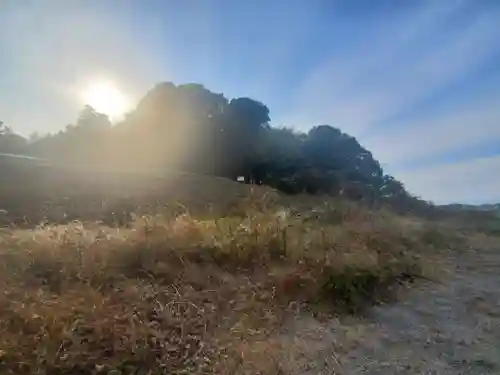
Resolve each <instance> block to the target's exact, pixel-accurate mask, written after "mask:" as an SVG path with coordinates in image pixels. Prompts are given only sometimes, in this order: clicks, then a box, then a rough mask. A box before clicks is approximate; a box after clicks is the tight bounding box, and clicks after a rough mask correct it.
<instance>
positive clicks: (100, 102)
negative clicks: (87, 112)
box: [82, 82, 129, 119]
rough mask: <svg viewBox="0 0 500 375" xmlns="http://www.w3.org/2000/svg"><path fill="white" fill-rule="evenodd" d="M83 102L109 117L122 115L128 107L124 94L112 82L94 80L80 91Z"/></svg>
mask: <svg viewBox="0 0 500 375" xmlns="http://www.w3.org/2000/svg"><path fill="white" fill-rule="evenodd" d="M82 99H83V101H84V102H85V104H88V105H90V106H91V107H92V108H94V109H95V110H96V111H97V112H100V113H103V114H105V115H108V116H109V117H110V118H114V119H116V118H119V117H122V116H123V115H124V114H125V112H126V111H127V110H128V109H129V103H128V100H127V98H126V96H125V95H124V94H123V93H122V92H121V91H120V90H118V89H117V88H116V86H115V85H114V84H113V83H112V82H96V83H93V84H91V85H89V86H88V87H87V88H86V89H85V90H83V92H82Z"/></svg>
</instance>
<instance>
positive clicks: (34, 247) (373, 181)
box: [0, 83, 500, 375]
mask: <svg viewBox="0 0 500 375" xmlns="http://www.w3.org/2000/svg"><path fill="white" fill-rule="evenodd" d="M269 120H270V118H269V110H268V109H267V107H266V106H265V105H264V104H262V103H260V102H258V101H255V100H252V99H249V98H235V99H231V100H228V99H226V98H225V97H224V96H223V95H222V94H215V93H213V92H210V91H209V90H207V89H205V88H204V87H203V86H201V85H194V84H189V85H180V86H175V85H173V84H171V83H162V84H159V85H157V86H156V87H155V88H153V89H152V90H151V91H150V92H148V93H147V94H146V95H145V96H144V98H143V99H142V100H141V101H140V102H139V103H138V105H137V108H136V109H135V110H134V111H133V112H132V113H130V114H129V116H128V117H127V118H126V119H125V120H124V121H123V122H121V123H118V124H114V125H113V126H112V125H111V123H110V122H109V119H107V118H106V116H104V115H102V114H99V113H97V112H95V111H94V110H93V109H92V108H89V107H87V108H85V109H84V110H83V111H82V113H81V115H80V117H79V118H78V120H77V122H76V124H75V125H70V126H68V127H67V128H66V129H64V130H62V131H61V132H59V133H57V134H52V135H47V136H42V137H39V138H37V139H36V140H32V141H27V140H25V139H24V140H23V138H22V137H20V136H17V135H15V134H14V133H13V132H12V131H11V130H10V129H9V131H4V132H3V133H2V132H0V133H1V134H0V141H1V142H0V146H2V145H3V146H2V147H4V150H2V149H0V152H3V153H5V154H13V153H14V154H15V153H23V154H24V155H26V156H29V157H28V158H25V157H18V158H15V157H12V155H7V156H6V155H4V156H0V227H1V228H0V287H1V288H2V291H3V294H0V333H1V334H0V373H1V374H16V375H28V374H40V375H42V374H57V375H70V374H76V373H77V374H82V375H94V374H95V375H99V374H107V375H119V374H121V375H129V374H130V375H131V374H134V375H136V374H148V375H160V374H161V375H164V374H179V375H180V374H227V375H229V374H263V375H275V374H293V375H295V374H309V373H310V374H318V373H340V374H351V373H355V372H358V371H359V369H360V368H365V366H368V367H371V368H376V367H377V366H375V365H374V364H373V363H377V362H376V360H374V361H373V362H370V363H365V362H366V360H365V359H366V358H368V357H370V356H371V357H375V358H376V359H378V360H379V361H380V363H386V364H388V365H387V366H388V367H389V366H390V367H391V369H392V370H393V371H392V372H393V373H395V372H396V371H399V369H400V363H399V362H398V361H399V359H398V361H396V362H391V360H390V359H388V358H387V356H386V357H384V355H383V353H382V354H381V353H380V351H376V350H375V349H373V348H375V347H382V348H390V349H391V355H393V354H394V353H397V348H398V347H403V346H404V345H406V346H404V347H405V348H406V350H407V351H408V352H409V353H411V355H406V356H402V358H403V359H401V361H403V362H405V366H404V368H405V369H406V370H405V371H407V373H409V374H413V373H423V371H424V369H423V367H422V366H420V363H419V361H420V360H421V359H422V358H423V357H422V356H424V355H425V356H429V358H432V359H433V360H434V361H437V359H436V358H437V356H439V355H441V353H442V352H443V350H442V348H441V347H440V346H439V342H440V341H439V339H442V338H443V337H444V336H439V337H436V338H434V336H432V337H433V340H435V342H434V341H433V342H432V343H431V344H429V343H427V344H428V346H427V347H429V346H431V347H432V348H433V349H432V350H431V349H429V350H430V352H425V353H424V354H422V356H420V352H419V350H420V349H421V348H422V347H424V344H423V343H422V339H421V338H420V337H419V336H418V331H419V330H418V329H417V328H416V327H418V322H419V319H423V317H424V316H427V317H429V316H430V317H432V318H433V319H434V320H435V321H439V322H442V321H446V322H448V323H449V321H448V320H446V319H447V317H448V316H451V313H450V311H449V310H447V309H449V306H450V305H451V304H452V303H455V302H453V301H454V300H455V297H457V298H461V299H462V300H463V299H464V298H465V297H464V295H462V294H460V295H459V294H456V293H449V292H446V291H439V298H438V300H437V303H436V305H432V304H429V300H432V298H428V295H429V294H432V293H435V288H436V287H435V285H436V282H437V283H442V284H443V285H447V284H446V283H448V284H450V285H451V287H450V288H449V290H453V291H454V290H455V285H458V286H459V287H461V288H470V289H471V290H472V291H473V292H474V293H475V292H476V291H479V292H480V293H481V298H482V300H481V301H479V300H478V301H479V302H478V301H476V300H474V301H469V300H464V301H461V302H460V303H462V302H463V305H466V306H465V307H463V306H462V305H460V309H462V307H463V309H469V310H470V311H472V314H475V316H481V317H488V318H491V319H492V320H493V322H494V323H496V322H497V320H498V319H497V317H498V310H497V308H496V306H495V305H494V301H496V299H495V298H496V294H495V292H494V291H492V288H491V285H490V284H491V282H490V279H491V277H490V276H491V275H490V273H494V272H496V270H497V269H498V262H497V261H498V259H497V258H496V257H495V253H493V252H492V249H498V246H499V240H498V236H499V235H500V224H499V221H498V218H496V217H495V216H494V215H490V214H489V213H485V212H476V211H468V210H458V211H454V210H447V209H442V208H436V207H434V206H432V205H430V204H428V203H427V202H425V201H422V200H420V199H417V198H416V197H414V196H412V195H411V194H410V193H409V192H407V191H406V190H405V188H404V186H403V184H402V183H401V182H399V181H397V180H396V179H394V178H393V177H391V176H389V175H387V174H385V173H384V171H383V170H382V168H381V167H380V164H379V163H378V161H377V160H376V159H375V158H374V157H373V155H372V154H371V153H370V152H369V151H368V150H366V149H365V148H363V147H362V146H361V145H360V144H359V142H358V141H357V140H356V139H354V138H353V137H350V136H349V135H347V134H345V133H342V132H341V131H340V130H339V129H336V128H334V127H331V126H328V125H321V126H315V127H313V128H312V129H311V130H310V131H309V132H307V133H298V132H294V131H292V130H290V129H277V128H273V127H271V126H269ZM12 139H15V140H16V142H15V143H11V142H10V140H12ZM7 146H8V149H7ZM238 176H243V177H244V178H245V182H246V183H245V184H242V183H237V182H235V180H236V178H237V177H238ZM483 250H484V253H483V252H482V251H483ZM480 252H481V253H480ZM476 253H478V254H479V253H480V254H479V255H477V256H476ZM492 254H493V255H492ZM486 256H487V257H490V258H488V259H489V262H485V261H483V260H482V259H483V257H486ZM463 259H470V261H467V262H465V263H464V261H463ZM484 259H486V258H484ZM472 260H475V261H472ZM479 260H480V261H479ZM485 265H486V266H485ZM469 268H471V269H470V270H469ZM464 269H465V271H463V270H464ZM453 270H457V275H458V276H456V277H455V278H453V276H454V274H453V272H454V271H453ZM472 271H474V273H473V272H472ZM462 272H463V273H462ZM459 273H460V274H459ZM471 275H472V276H471ZM412 288H415V289H416V290H417V291H418V293H417V297H416V298H415V297H412V295H411V292H410V291H409V290H411V289H412ZM426 288H427V289H426ZM479 292H478V293H479ZM488 293H489V294H488ZM488 296H490V297H488ZM487 297H488V298H490V300H488V298H487ZM400 299H401V300H403V301H405V303H407V305H408V306H412V308H411V310H408V307H407V308H406V310H405V308H402V307H401V305H398V303H397V301H398V300H400ZM484 300H486V301H484ZM415 301H417V302H415ZM469 302H470V303H469ZM407 305H405V306H407ZM469 305H470V306H469ZM476 305H477V306H476ZM478 306H479V307H478ZM392 308H393V309H394V310H391V309H392ZM419 309H424V310H425V311H424V312H422V313H421V312H420V310H419ZM414 310H418V311H417V312H415V311H414ZM469 310H467V311H469ZM393 311H397V312H398V313H393ZM391 314H394V315H391ZM398 314H399V315H398ZM373 316H376V318H377V320H376V321H374V322H372V323H368V322H371V320H370V319H372V317H373ZM398 317H399V319H398ZM379 323H381V324H382V323H383V324H384V327H385V329H387V331H388V332H389V333H390V335H392V336H390V337H388V336H384V335H385V333H383V334H382V333H379V331H378V330H377V329H374V328H373V327H374V326H375V327H376V325H377V324H379ZM462 323H463V325H464V326H466V327H467V332H468V333H470V332H472V333H470V334H471V335H472V334H475V333H474V332H477V331H478V329H477V326H474V325H471V324H469V323H470V322H469V318H468V316H467V317H466V318H464V317H463V316H455V315H453V318H452V323H449V324H448V325H444V323H443V324H441V325H442V326H444V327H445V328H446V332H445V333H443V335H445V334H446V335H448V336H449V335H452V333H453V332H455V331H456V330H457V329H458V328H459V327H460V324H462ZM405 324H406V325H409V326H405ZM492 325H495V324H493V323H492ZM428 326H429V327H435V328H436V329H437V328H438V327H436V326H435V325H434V326H433V325H432V324H429V325H428ZM402 332H404V333H402ZM389 333H388V334H387V335H389ZM429 334H432V335H434V332H430V333H429ZM481 334H482V337H483V338H484V337H486V338H488V339H491V338H500V334H498V335H497V332H493V333H491V332H489V333H486V332H482V331H481ZM448 336H446V340H448V341H446V342H447V343H449V344H450V345H459V343H457V340H455V339H450V338H449V337H448ZM412 340H415V341H416V342H418V343H419V344H418V347H415V346H411V345H410V344H408V343H409V342H411V341H412ZM372 344H373V347H371V346H370V345H372ZM427 344H426V345H427ZM460 345H462V344H460ZM464 345H465V346H466V347H467V348H473V347H472V346H471V345H469V344H464ZM427 347H426V348H427ZM474 348H475V349H477V348H476V347H474ZM478 348H479V349H484V352H485V354H484V358H483V361H484V363H486V365H485V366H487V367H488V366H489V367H488V368H489V369H491V373H492V374H496V373H498V371H497V370H498V369H500V365H499V364H498V363H497V362H495V355H493V354H491V353H490V352H489V351H488V352H487V351H486V348H487V347H486V346H481V345H480V346H479V347H478ZM440 360H441V359H440ZM454 360H455V359H454V358H447V359H446V361H447V362H446V363H447V365H446V366H448V367H446V368H452V367H453V366H455V364H454V362H453V361H454ZM456 360H457V361H464V363H465V364H463V365H461V366H462V368H465V367H466V366H468V365H469V363H475V362H473V361H474V359H471V358H470V357H469V356H465V355H462V356H461V357H459V358H458V359H456ZM481 363H482V362H481ZM358 364H359V366H358ZM355 365H356V366H358V367H355ZM443 366H445V365H443ZM478 366H479V365H478ZM434 367H435V366H434ZM434 367H432V366H431V367H429V368H431V369H434ZM483 367H484V366H483ZM443 368H444V367H443ZM378 370H380V368H379V369H378ZM381 371H382V373H387V372H383V370H381Z"/></svg>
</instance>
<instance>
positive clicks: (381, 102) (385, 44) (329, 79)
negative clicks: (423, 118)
mask: <svg viewBox="0 0 500 375" xmlns="http://www.w3.org/2000/svg"><path fill="white" fill-rule="evenodd" d="M422 4H426V5H425V6H423V7H422V8H421V9H420V10H419V11H418V12H416V13H413V12H412V13H410V14H404V15H400V14H397V13H396V14H395V15H394V16H393V17H394V18H395V19H393V20H388V21H387V20H384V21H383V22H381V23H380V25H379V26H380V28H379V29H378V30H377V32H376V34H375V36H370V35H367V38H366V39H367V42H364V43H361V44H360V45H354V46H350V49H351V52H350V53H347V54H346V55H338V56H334V57H333V58H332V59H331V60H329V61H328V62H326V63H325V64H323V65H322V66H320V67H317V68H316V69H315V70H313V71H311V73H310V74H309V76H308V77H306V79H305V80H304V82H303V84H302V86H301V87H300V88H299V89H298V90H297V99H296V103H297V107H296V108H297V110H296V113H297V115H293V116H292V118H293V117H294V116H295V117H296V118H309V119H311V118H312V119H313V120H314V121H315V122H322V123H331V124H335V125H338V126H340V127H341V128H343V129H345V130H346V131H348V132H350V133H353V134H354V135H361V134H363V132H364V131H366V130H367V129H368V128H370V127H373V126H380V125H383V123H384V121H387V120H390V119H391V117H394V116H396V115H399V114H400V113H402V112H404V111H405V110H408V109H410V108H411V107H412V106H414V105H416V104H418V103H419V102H420V101H422V100H424V99H425V98H426V97H428V96H429V95H432V94H433V93H435V92H436V91H437V90H439V89H440V88H443V87H446V86H447V85H449V84H451V83H453V82H456V81H457V80H460V79H463V78H464V77H466V75H467V74H468V73H470V72H471V71H474V69H477V68H478V67H479V66H481V64H482V63H484V62H485V61H487V60H488V58H490V57H491V56H493V55H494V54H495V53H496V52H498V50H499V48H500V34H499V33H497V32H496V31H497V30H498V20H499V19H500V18H499V17H500V13H499V12H498V10H496V11H491V10H490V11H484V12H480V13H478V14H473V15H471V17H469V19H468V20H467V22H454V23H451V26H450V25H448V23H449V22H448V21H450V20H452V19H454V17H455V18H457V17H458V15H460V12H461V11H463V9H462V8H461V6H460V5H461V3H460V2H431V5H430V6H429V5H428V4H429V3H428V2H425V3H422ZM457 4H458V5H457ZM436 35H438V37H436ZM368 43H369V45H367V44H368ZM299 121H300V120H299Z"/></svg>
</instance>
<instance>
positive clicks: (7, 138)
mask: <svg viewBox="0 0 500 375" xmlns="http://www.w3.org/2000/svg"><path fill="white" fill-rule="evenodd" d="M27 145H28V141H27V140H26V139H25V138H24V137H22V136H21V135H19V134H16V133H14V131H13V130H12V129H11V128H10V127H8V126H7V125H5V123H4V122H3V121H0V153H6V154H22V153H24V152H25V151H26V148H27Z"/></svg>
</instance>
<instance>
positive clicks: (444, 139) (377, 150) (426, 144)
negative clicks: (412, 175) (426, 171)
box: [364, 92, 500, 167]
mask: <svg viewBox="0 0 500 375" xmlns="http://www.w3.org/2000/svg"><path fill="white" fill-rule="evenodd" d="M494 139H498V140H500V92H497V93H495V94H494V95H493V96H492V97H491V96H486V97H481V98H480V99H479V100H476V103H473V104H469V105H462V106H457V107H453V108H451V109H450V110H449V111H447V112H445V113H439V114H438V115H434V116H426V117H423V118H419V119H417V120H412V121H409V122H402V123H401V124H400V125H399V126H398V128H397V129H391V131H388V132H385V133H384V134H380V135H378V136H376V137H372V138H367V139H366V140H365V141H364V144H365V145H366V146H367V147H368V148H370V149H371V150H372V151H373V152H374V154H375V155H377V157H379V158H380V160H382V161H383V162H384V163H388V164H390V165H393V166H395V167H396V166H398V165H404V164H405V163H412V162H416V161H418V160H422V159H424V160H427V161H429V160H432V158H435V157H437V156H440V155H443V154H447V153H450V152H458V151H460V150H461V149H464V148H471V147H475V146H480V145H481V143H483V142H487V141H491V140H494ZM499 151H500V150H499Z"/></svg>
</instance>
